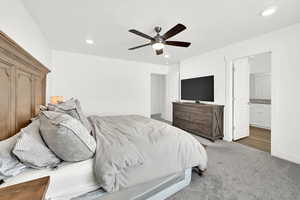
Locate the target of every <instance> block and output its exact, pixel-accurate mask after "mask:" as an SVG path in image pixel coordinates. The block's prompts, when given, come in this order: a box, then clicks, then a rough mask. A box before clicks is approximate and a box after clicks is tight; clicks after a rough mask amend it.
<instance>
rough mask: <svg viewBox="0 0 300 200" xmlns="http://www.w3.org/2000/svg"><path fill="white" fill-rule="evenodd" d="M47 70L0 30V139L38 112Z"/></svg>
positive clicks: (18, 128) (24, 123) (43, 95)
mask: <svg viewBox="0 0 300 200" xmlns="http://www.w3.org/2000/svg"><path fill="white" fill-rule="evenodd" d="M49 72H50V71H49V70H48V69H47V68H46V67H45V66H44V65H43V64H41V63H40V62H39V61H38V60H36V59H35V58H34V57H33V56H32V55H30V54H29V53H28V52H26V51H25V50H24V49H23V48H22V47H20V46H19V45H18V44H17V43H16V42H14V41H13V40H12V39H10V38H9V37H8V36H7V35H5V34H4V33H3V32H2V31H0V140H4V139H6V138H8V137H10V136H13V135H15V134H16V133H17V132H19V130H20V129H21V128H23V127H25V126H26V125H27V124H28V123H29V122H30V119H31V118H32V117H34V116H35V115H37V114H38V112H39V106H40V105H44V104H45V98H46V78H47V73H49Z"/></svg>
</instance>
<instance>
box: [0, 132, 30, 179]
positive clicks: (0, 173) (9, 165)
mask: <svg viewBox="0 0 300 200" xmlns="http://www.w3.org/2000/svg"><path fill="white" fill-rule="evenodd" d="M19 136H20V133H18V134H16V135H14V136H12V137H10V138H8V139H6V140H3V141H0V179H7V178H9V177H12V176H16V175H17V174H19V173H21V172H22V171H23V170H24V169H25V168H26V166H25V165H23V164H22V163H20V162H19V161H18V160H17V159H16V158H15V157H14V156H13V155H12V153H11V151H12V149H13V147H14V145H15V144H16V142H17V139H18V137H19Z"/></svg>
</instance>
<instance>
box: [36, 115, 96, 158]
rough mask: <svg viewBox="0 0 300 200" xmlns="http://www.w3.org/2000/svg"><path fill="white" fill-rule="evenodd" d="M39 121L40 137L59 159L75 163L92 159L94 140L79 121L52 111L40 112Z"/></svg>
mask: <svg viewBox="0 0 300 200" xmlns="http://www.w3.org/2000/svg"><path fill="white" fill-rule="evenodd" d="M40 120H41V126H40V130H41V135H42V137H43V138H44V140H45V142H46V143H47V145H48V146H49V148H50V149H51V150H52V151H53V152H54V153H55V154H56V155H57V156H58V157H59V158H61V159H62V160H64V161H68V162H76V161H82V160H87V159H89V158H91V157H93V155H94V153H95V150H96V142H95V139H94V138H93V137H92V136H91V135H90V134H89V131H88V130H87V129H86V128H85V127H84V126H83V125H82V124H81V122H80V121H78V120H77V119H75V118H73V117H71V116H70V115H67V114H63V113H58V112H53V111H44V112H42V115H41V118H40Z"/></svg>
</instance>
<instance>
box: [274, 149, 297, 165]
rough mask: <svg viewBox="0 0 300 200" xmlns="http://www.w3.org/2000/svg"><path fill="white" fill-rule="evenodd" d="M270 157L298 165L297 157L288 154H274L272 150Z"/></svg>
mask: <svg viewBox="0 0 300 200" xmlns="http://www.w3.org/2000/svg"><path fill="white" fill-rule="evenodd" d="M271 155H272V156H274V157H277V158H280V159H283V160H287V161H289V162H292V163H296V164H300V157H299V156H294V155H290V154H288V153H284V152H278V151H277V152H276V151H274V150H271Z"/></svg>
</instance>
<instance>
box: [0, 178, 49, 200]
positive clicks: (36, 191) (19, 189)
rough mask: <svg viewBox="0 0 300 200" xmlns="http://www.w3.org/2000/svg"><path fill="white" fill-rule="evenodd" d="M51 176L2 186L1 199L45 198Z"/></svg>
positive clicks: (0, 189)
mask: <svg viewBox="0 0 300 200" xmlns="http://www.w3.org/2000/svg"><path fill="white" fill-rule="evenodd" d="M49 180H50V177H49V176H47V177H43V178H39V179H35V180H32V181H28V182H24V183H19V184H16V185H11V186H7V187H4V188H0V200H43V199H44V198H45V194H46V192H47V189H48V185H49Z"/></svg>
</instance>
